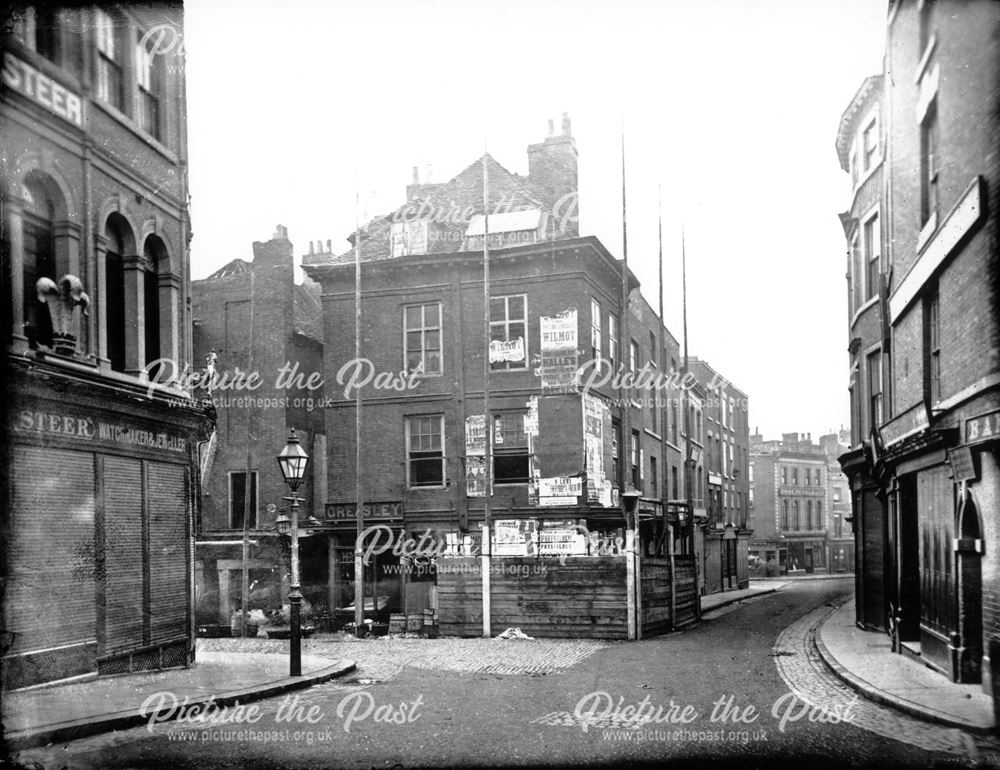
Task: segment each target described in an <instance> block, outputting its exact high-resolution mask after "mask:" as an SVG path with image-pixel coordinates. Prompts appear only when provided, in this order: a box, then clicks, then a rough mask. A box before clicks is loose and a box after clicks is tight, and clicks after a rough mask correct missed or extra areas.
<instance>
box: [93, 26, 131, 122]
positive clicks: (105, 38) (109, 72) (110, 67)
mask: <svg viewBox="0 0 1000 770" xmlns="http://www.w3.org/2000/svg"><path fill="white" fill-rule="evenodd" d="M94 22H95V24H94V26H95V34H96V37H97V98H98V99H100V100H102V101H104V102H107V103H108V104H110V105H111V106H112V107H114V108H115V109H117V110H124V108H125V103H124V102H125V98H124V78H123V77H122V70H123V65H122V58H123V57H122V54H123V51H122V44H121V26H122V25H121V23H120V22H119V20H118V19H117V18H115V17H114V16H112V15H111V14H109V13H108V12H107V11H104V10H102V9H99V8H98V9H96V10H95V11H94Z"/></svg>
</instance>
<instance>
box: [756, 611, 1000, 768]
mask: <svg viewBox="0 0 1000 770" xmlns="http://www.w3.org/2000/svg"><path fill="white" fill-rule="evenodd" d="M830 612H831V610H830V607H828V606H822V607H817V608H816V609H815V610H813V611H812V612H810V613H809V614H808V615H806V616H805V617H803V618H801V619H800V620H798V621H796V622H795V623H792V624H791V625H790V626H789V627H788V628H786V629H785V630H784V631H783V632H782V633H781V635H780V636H779V637H778V640H777V641H776V642H775V645H774V649H773V651H772V654H773V655H774V657H775V663H776V664H777V666H778V673H779V675H780V676H781V678H782V679H783V680H784V682H785V684H786V685H787V686H788V689H789V690H791V691H792V692H794V693H795V694H796V695H797V696H798V697H799V698H800V699H801V700H803V701H805V702H807V703H810V704H811V705H813V706H822V705H824V704H828V703H838V702H844V701H845V700H848V699H855V700H856V703H857V705H856V706H855V707H854V709H853V713H854V718H853V719H852V720H851V724H853V725H854V726H855V727H860V728H862V729H863V730H868V731H870V732H873V733H875V734H877V735H881V736H884V737H886V738H892V739H894V740H899V741H904V742H906V743H908V744H910V745H911V746H918V747H920V748H922V749H925V750H927V751H935V752H944V753H947V754H954V755H956V756H959V757H968V758H971V759H973V760H975V761H984V760H987V759H989V760H993V761H995V760H996V759H997V758H1000V740H998V739H997V738H993V737H991V736H982V735H972V734H970V733H967V732H963V731H962V730H959V729H957V728H954V727H947V726H944V725H937V724H932V723H930V722H927V721H925V720H922V719H917V718H915V717H912V716H909V715H907V714H905V713H903V712H900V711H897V710H895V709H892V708H887V707H885V706H882V705H879V704H877V703H874V702H872V701H870V700H867V699H865V698H860V697H858V694H857V692H856V691H855V690H854V689H852V688H851V687H849V686H848V685H847V684H845V683H844V682H843V681H842V680H841V679H840V678H839V677H837V676H836V675H835V674H834V673H833V672H832V671H831V670H830V668H829V667H828V666H827V665H826V663H825V662H824V661H823V658H822V656H821V655H820V652H819V650H818V648H817V647H816V631H817V628H818V626H819V625H820V624H821V623H822V621H823V620H824V619H825V618H826V617H827V616H828V615H830Z"/></svg>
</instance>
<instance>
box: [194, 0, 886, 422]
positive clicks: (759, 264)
mask: <svg viewBox="0 0 1000 770" xmlns="http://www.w3.org/2000/svg"><path fill="white" fill-rule="evenodd" d="M886 5H887V4H886V2H885V0H808V1H805V0H689V1H687V2H671V1H668V2H662V1H661V2H629V3H612V2H594V1H593V0H585V1H577V2H569V1H568V0H567V1H565V2H538V1H537V0H536V1H535V2H532V1H530V0H495V1H494V2H491V3H470V2H405V3H404V2H396V3H379V2H356V3H346V2H332V3H331V2H319V0H315V1H314V2H305V0H283V2H280V3H278V2H263V1H262V0H250V1H249V2H248V1H245V0H244V1H243V2H239V3H237V2H232V3H226V2H221V0H199V1H198V2H191V3H188V4H187V6H186V28H185V46H186V52H187V97H188V112H189V123H188V130H189V139H188V142H189V151H190V181H191V196H192V204H191V205H192V219H193V231H194V240H193V241H192V244H191V248H192V274H193V277H194V278H203V277H205V276H207V275H208V274H210V273H211V272H212V271H214V270H216V269H217V268H219V267H220V266H222V265H223V264H225V263H226V262H228V261H229V260H231V259H233V258H235V257H242V258H244V259H249V258H250V257H251V243H252V242H253V241H255V240H267V239H268V238H270V236H271V234H272V233H273V231H274V225H275V224H277V223H281V224H284V225H286V226H287V227H288V228H289V237H290V238H291V240H292V242H293V243H294V244H295V252H296V255H297V257H298V256H299V255H301V254H304V253H306V252H307V251H308V243H309V241H310V240H318V239H322V240H324V241H325V240H327V239H331V240H332V241H333V243H334V251H338V252H339V251H342V250H344V249H346V248H347V247H348V244H347V243H346V241H345V238H346V236H347V235H348V234H349V233H350V232H351V230H352V229H353V227H354V216H355V214H354V197H355V178H356V175H357V176H359V177H360V188H361V191H362V197H363V198H364V199H365V208H366V214H368V215H375V214H377V213H385V212H388V211H391V210H392V209H395V208H396V207H398V206H399V205H401V204H402V203H403V202H405V186H406V184H407V182H408V181H409V180H410V176H411V173H412V171H411V169H412V167H413V166H415V165H417V166H421V167H425V166H428V165H429V166H431V167H432V174H433V178H432V179H431V180H430V181H435V182H444V181H447V180H448V179H450V178H451V177H453V176H454V175H455V174H457V173H458V172H459V171H461V170H462V169H464V168H465V167H466V166H468V165H469V164H470V163H471V162H473V161H474V160H476V159H477V158H478V157H480V156H481V155H482V152H483V147H484V145H485V146H487V147H488V149H489V152H490V154H491V155H493V156H494V157H495V158H496V159H497V160H498V161H499V162H500V163H501V164H503V165H504V166H505V167H506V168H508V169H509V170H511V171H514V172H519V173H522V174H526V173H527V155H526V152H525V150H526V148H527V145H528V144H530V143H533V142H538V141H541V140H542V139H543V138H544V136H545V135H546V133H547V125H548V120H549V118H555V120H556V124H557V126H558V124H559V118H560V116H561V114H562V113H563V112H568V113H569V115H570V117H571V119H572V123H573V134H574V136H575V138H576V142H577V148H578V150H579V153H580V161H579V162H580V166H579V168H580V198H581V201H580V217H581V228H580V229H581V233H582V234H585V235H596V236H597V237H598V238H600V240H601V241H602V242H603V243H604V245H605V246H606V247H608V249H610V250H611V252H612V253H613V254H615V255H616V256H618V257H621V253H622V234H621V145H620V141H621V140H620V132H621V126H622V123H623V122H624V130H625V143H626V176H627V194H628V244H629V253H628V258H629V265H630V267H632V269H633V270H634V271H635V273H636V274H637V275H638V277H639V279H640V281H641V282H642V286H643V293H644V294H645V296H646V297H647V299H648V300H649V302H650V304H651V305H652V306H653V307H654V308H655V307H657V304H658V294H657V292H658V283H657V188H658V186H660V187H662V200H663V203H662V211H663V234H664V263H665V277H666V280H665V286H664V291H665V304H666V312H665V316H666V322H667V326H668V328H669V329H671V331H672V332H673V333H674V335H675V336H676V337H678V339H679V338H680V337H681V309H680V300H681V292H680V264H681V263H680V253H681V251H680V244H681V228H682V225H683V227H684V230H685V233H686V243H687V258H688V330H689V341H690V348H691V354H692V355H697V356H699V357H701V358H705V359H707V360H708V361H709V362H710V363H711V364H712V365H713V366H714V367H715V368H716V369H717V370H718V371H719V372H720V373H722V374H723V375H724V376H726V377H727V378H728V379H730V380H731V381H732V382H733V383H734V384H735V385H736V386H737V387H739V388H740V389H742V390H743V391H744V392H746V393H747V394H748V395H749V397H750V424H751V429H753V428H754V427H755V426H759V428H760V430H761V432H763V433H764V434H765V436H766V437H768V438H776V437H780V433H781V432H784V431H788V432H791V431H798V432H802V433H805V432H811V433H812V434H813V438H816V437H817V436H818V435H819V434H820V433H822V432H826V431H828V430H829V429H831V428H838V427H840V426H841V425H842V424H843V425H848V424H849V410H848V399H847V382H848V368H847V362H848V357H847V343H848V339H847V309H846V308H847V306H846V283H845V279H844V272H845V266H846V262H845V258H844V252H845V245H844V238H843V232H842V230H841V228H840V224H839V222H838V219H837V214H838V213H839V212H841V211H843V210H845V209H847V208H848V206H849V205H850V201H849V199H848V179H847V175H846V174H845V173H844V172H843V171H841V169H840V167H839V163H838V160H837V155H836V152H835V150H834V140H835V138H836V133H837V124H838V121H839V119H840V116H841V113H842V112H843V110H844V108H845V107H846V105H847V103H848V101H849V100H850V98H851V97H852V96H853V95H854V92H855V91H856V89H857V87H858V86H859V85H860V83H861V81H862V80H863V79H864V78H865V77H867V76H868V75H871V74H874V73H876V72H878V71H879V70H880V68H881V60H882V53H883V46H884V37H885V16H886ZM422 181H427V179H426V177H425V178H424V179H423V180H422Z"/></svg>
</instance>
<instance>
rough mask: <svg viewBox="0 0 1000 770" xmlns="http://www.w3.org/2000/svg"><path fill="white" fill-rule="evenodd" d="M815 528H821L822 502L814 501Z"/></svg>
mask: <svg viewBox="0 0 1000 770" xmlns="http://www.w3.org/2000/svg"><path fill="white" fill-rule="evenodd" d="M816 529H823V503H821V502H820V501H819V500H817V501H816Z"/></svg>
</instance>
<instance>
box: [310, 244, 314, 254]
mask: <svg viewBox="0 0 1000 770" xmlns="http://www.w3.org/2000/svg"><path fill="white" fill-rule="evenodd" d="M313 253H314V252H313V242H312V241H309V254H313Z"/></svg>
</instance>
